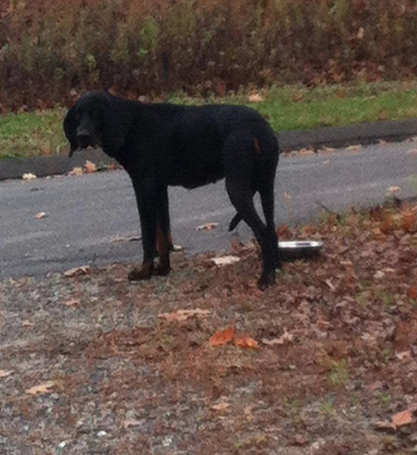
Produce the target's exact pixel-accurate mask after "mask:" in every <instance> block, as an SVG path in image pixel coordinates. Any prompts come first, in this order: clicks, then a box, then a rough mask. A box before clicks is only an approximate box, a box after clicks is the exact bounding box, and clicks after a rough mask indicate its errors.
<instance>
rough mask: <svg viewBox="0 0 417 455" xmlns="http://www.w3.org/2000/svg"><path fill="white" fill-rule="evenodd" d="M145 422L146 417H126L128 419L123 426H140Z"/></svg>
mask: <svg viewBox="0 0 417 455" xmlns="http://www.w3.org/2000/svg"><path fill="white" fill-rule="evenodd" d="M145 422H146V420H145V419H141V420H136V419H126V420H125V421H124V422H123V427H124V428H130V427H139V426H141V425H143V424H144V423H145Z"/></svg>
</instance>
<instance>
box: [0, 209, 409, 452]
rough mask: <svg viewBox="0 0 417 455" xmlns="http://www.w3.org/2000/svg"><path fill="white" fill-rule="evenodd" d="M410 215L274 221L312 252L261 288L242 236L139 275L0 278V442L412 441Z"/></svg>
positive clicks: (141, 445) (179, 445)
mask: <svg viewBox="0 0 417 455" xmlns="http://www.w3.org/2000/svg"><path fill="white" fill-rule="evenodd" d="M416 213H417V206H413V205H406V206H402V207H400V208H389V209H380V208H378V209H375V210H372V211H371V212H369V213H366V214H358V213H349V214H347V215H345V216H336V215H330V216H329V217H328V218H327V220H326V221H325V222H323V223H322V224H320V225H318V226H305V227H303V228H301V229H292V228H288V227H281V228H280V232H281V235H282V237H287V238H297V239H302V238H310V239H311V238H316V239H322V240H323V241H324V242H325V251H324V253H323V254H322V256H321V257H320V258H319V259H317V260H315V261H297V262H294V263H288V264H285V266H284V268H283V271H282V272H281V273H280V274H279V276H278V280H277V284H276V286H274V287H273V288H271V289H269V290H267V291H266V292H260V291H259V290H258V289H257V288H256V276H257V275H258V270H257V269H258V267H259V261H258V259H257V250H256V247H255V246H254V244H252V243H249V244H247V245H241V244H234V245H233V247H232V251H231V253H232V254H233V255H234V256H238V257H239V258H240V261H238V262H235V263H233V264H230V265H224V266H217V265H215V263H214V262H213V261H212V260H211V257H212V256H213V255H200V256H197V257H193V258H189V257H186V256H185V255H184V254H183V253H178V254H177V255H176V257H175V258H174V271H173V273H172V275H171V276H170V277H169V278H155V279H152V280H151V281H150V282H148V283H144V284H140V285H129V284H128V283H127V281H126V278H125V277H126V268H125V266H122V265H116V266H112V267H107V268H101V269H95V268H92V269H87V271H86V273H84V274H70V276H67V277H65V276H64V275H61V274H54V275H51V276H49V277H47V278H45V279H43V280H36V279H30V278H25V279H19V280H6V281H3V282H2V283H0V304H1V307H0V326H1V332H0V344H1V346H0V348H1V360H0V391H1V393H0V408H1V413H0V449H1V450H0V451H1V453H6V454H8V455H12V454H16V455H17V454H19V455H20V454H23V453H24V454H35V455H38V454H39V455H40V454H42V455H44V454H49V453H51V454H52V453H54V454H55V453H66V454H74V455H75V454H77V455H78V454H93V453H94V454H120V455H121V454H123V455H125V454H137V453H141V454H171V455H174V454H178V455H179V454H190V453H198V454H219V455H220V454H221V455H223V454H274V455H275V454H285V455H307V454H308V455H309V454H320V455H321V454H329V455H330V454H331V455H365V454H367V455H377V454H394V455H411V454H413V453H415V451H416V446H417V438H416V430H417V423H416V420H417V419H416V410H417V401H416V392H417V284H416V283H417V267H416V265H417V224H416ZM208 235H209V234H208Z"/></svg>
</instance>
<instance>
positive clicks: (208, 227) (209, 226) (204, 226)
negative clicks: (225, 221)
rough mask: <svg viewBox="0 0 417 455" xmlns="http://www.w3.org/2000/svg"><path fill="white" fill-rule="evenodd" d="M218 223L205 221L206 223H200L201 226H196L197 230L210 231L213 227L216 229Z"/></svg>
mask: <svg viewBox="0 0 417 455" xmlns="http://www.w3.org/2000/svg"><path fill="white" fill-rule="evenodd" d="M218 225H219V223H207V224H202V225H201V226H198V227H197V230H198V231H212V230H213V229H216V227H217V226H218Z"/></svg>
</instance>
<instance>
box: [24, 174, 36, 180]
mask: <svg viewBox="0 0 417 455" xmlns="http://www.w3.org/2000/svg"><path fill="white" fill-rule="evenodd" d="M36 178H37V177H36V175H35V174H31V173H30V172H28V173H26V174H23V175H22V179H23V180H34V179H36Z"/></svg>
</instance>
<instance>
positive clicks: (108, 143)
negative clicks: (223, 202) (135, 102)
mask: <svg viewBox="0 0 417 455" xmlns="http://www.w3.org/2000/svg"><path fill="white" fill-rule="evenodd" d="M100 101H101V108H102V112H103V115H102V119H103V121H102V131H101V139H102V140H101V143H102V147H103V151H104V152H105V153H107V155H109V156H111V157H113V158H116V159H117V158H118V157H119V155H120V153H119V152H120V149H121V148H122V147H123V145H124V143H125V141H126V137H127V135H128V133H129V130H130V126H131V123H132V115H131V112H130V111H129V108H128V105H127V104H126V101H125V100H123V99H121V98H116V97H114V96H112V95H110V94H107V93H106V94H105V96H103V97H102V99H101V100H100Z"/></svg>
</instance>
